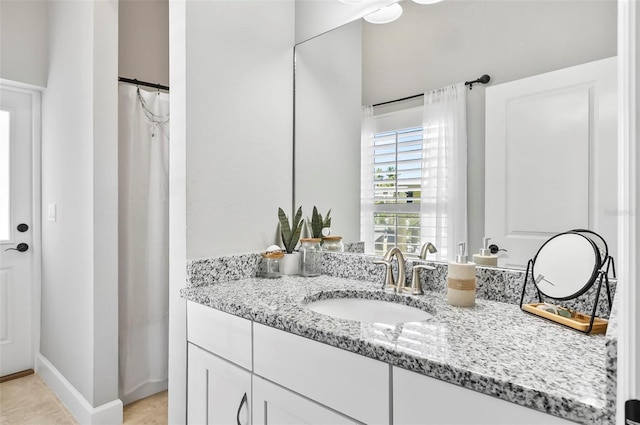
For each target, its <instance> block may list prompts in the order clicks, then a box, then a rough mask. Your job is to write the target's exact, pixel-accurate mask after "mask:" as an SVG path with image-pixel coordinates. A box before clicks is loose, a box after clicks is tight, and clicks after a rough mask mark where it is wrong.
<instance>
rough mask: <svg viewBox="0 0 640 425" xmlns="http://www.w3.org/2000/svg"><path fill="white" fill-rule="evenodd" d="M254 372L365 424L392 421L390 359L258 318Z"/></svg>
mask: <svg viewBox="0 0 640 425" xmlns="http://www.w3.org/2000/svg"><path fill="white" fill-rule="evenodd" d="M253 343H254V345H253V348H254V373H255V374H257V375H260V376H261V377H263V378H266V379H268V380H270V381H273V382H275V383H277V384H279V385H282V386H284V387H286V388H288V389H290V390H292V391H294V392H297V393H299V394H302V395H303V396H305V397H308V398H310V399H312V400H314V401H316V402H318V403H320V404H323V405H325V406H327V407H330V408H331V409H334V410H336V411H338V412H340V413H342V414H344V415H347V416H349V417H351V418H353V419H356V420H358V421H361V422H364V423H367V424H380V423H385V424H388V423H389V419H390V418H389V415H390V414H389V405H390V403H389V379H390V378H389V371H390V366H389V365H388V364H386V363H382V362H379V361H377V360H373V359H370V358H368V357H364V356H360V355H357V354H354V353H350V352H348V351H345V350H341V349H339V348H335V347H331V346H329V345H327V344H323V343H320V342H316V341H312V340H310V339H307V338H303V337H300V336H297V335H293V334H290V333H287V332H284V331H280V330H277V329H274V328H270V327H268V326H264V325H260V324H258V323H255V324H254V334H253Z"/></svg>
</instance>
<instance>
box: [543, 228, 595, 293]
mask: <svg viewBox="0 0 640 425" xmlns="http://www.w3.org/2000/svg"><path fill="white" fill-rule="evenodd" d="M600 239H602V238H600ZM602 242H604V241H602ZM605 246H606V243H605ZM605 255H608V254H605ZM603 261H604V259H603V257H602V254H601V252H600V249H599V248H598V246H597V245H596V243H594V241H593V240H592V238H590V237H588V236H586V235H585V234H583V233H581V232H576V231H570V232H566V233H560V234H558V235H555V236H553V237H552V238H551V239H549V240H548V241H546V242H545V243H544V244H543V245H542V246H541V247H540V249H539V250H538V252H537V253H536V256H535V257H534V259H533V264H532V266H531V272H532V276H533V280H534V282H535V285H536V287H537V288H538V290H539V291H540V292H541V293H542V294H543V295H546V296H547V297H550V298H555V299H558V300H566V299H571V298H575V297H578V296H580V295H582V294H583V293H584V292H585V291H587V289H589V288H590V287H591V285H593V283H594V282H595V281H596V279H597V277H598V271H599V270H600V268H601V267H602V264H603Z"/></svg>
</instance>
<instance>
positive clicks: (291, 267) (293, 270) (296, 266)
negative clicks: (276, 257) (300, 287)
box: [280, 252, 300, 276]
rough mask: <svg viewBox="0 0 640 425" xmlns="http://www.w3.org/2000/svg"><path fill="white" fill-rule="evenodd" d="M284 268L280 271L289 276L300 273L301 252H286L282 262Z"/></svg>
mask: <svg viewBox="0 0 640 425" xmlns="http://www.w3.org/2000/svg"><path fill="white" fill-rule="evenodd" d="M280 264H281V265H282V268H281V269H280V272H281V273H282V274H284V275H287V276H294V275H297V274H298V273H300V253H299V252H293V253H291V254H284V257H282V262H281V263H280Z"/></svg>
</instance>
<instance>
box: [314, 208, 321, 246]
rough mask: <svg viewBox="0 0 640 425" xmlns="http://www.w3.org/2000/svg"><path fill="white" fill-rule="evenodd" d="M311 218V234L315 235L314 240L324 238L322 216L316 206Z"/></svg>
mask: <svg viewBox="0 0 640 425" xmlns="http://www.w3.org/2000/svg"><path fill="white" fill-rule="evenodd" d="M311 217H312V218H311V233H313V237H314V238H319V237H321V236H322V216H321V215H320V214H318V208H316V207H315V206H314V207H313V215H312V216H311Z"/></svg>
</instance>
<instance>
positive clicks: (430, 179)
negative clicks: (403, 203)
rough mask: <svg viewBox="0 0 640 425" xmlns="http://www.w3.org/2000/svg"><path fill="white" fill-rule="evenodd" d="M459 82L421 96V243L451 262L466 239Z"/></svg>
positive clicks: (463, 102)
mask: <svg viewBox="0 0 640 425" xmlns="http://www.w3.org/2000/svg"><path fill="white" fill-rule="evenodd" d="M466 97H467V92H466V87H465V85H464V83H459V84H456V85H452V86H448V87H444V88H442V89H438V90H434V91H432V92H428V93H425V95H424V115H423V117H424V118H423V128H424V130H423V131H424V133H423V134H424V136H423V137H424V139H423V143H424V155H423V164H422V184H421V189H422V200H421V203H420V225H421V229H420V236H421V242H422V243H426V242H432V243H433V244H434V245H435V246H436V247H437V248H438V253H437V256H436V258H438V259H448V260H452V259H453V258H454V256H455V253H456V250H455V247H456V245H457V244H458V243H459V242H463V241H464V242H466V241H467V118H466V104H467V102H466Z"/></svg>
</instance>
